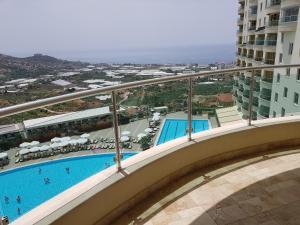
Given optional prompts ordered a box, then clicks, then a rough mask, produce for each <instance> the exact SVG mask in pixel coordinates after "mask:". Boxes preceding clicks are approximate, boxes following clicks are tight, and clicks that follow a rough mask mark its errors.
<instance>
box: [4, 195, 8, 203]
mask: <svg viewBox="0 0 300 225" xmlns="http://www.w3.org/2000/svg"><path fill="white" fill-rule="evenodd" d="M4 201H5V203H6V204H8V203H9V198H8V197H7V196H4Z"/></svg>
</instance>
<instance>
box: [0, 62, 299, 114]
mask: <svg viewBox="0 0 300 225" xmlns="http://www.w3.org/2000/svg"><path fill="white" fill-rule="evenodd" d="M288 67H290V68H295V67H300V64H293V65H266V66H257V67H242V68H234V69H225V70H216V71H209V72H200V73H193V74H184V75H174V76H168V77H162V78H154V79H149V80H142V81H136V82H129V83H124V84H120V85H115V86H110V87H103V88H98V89H93V90H86V91H80V92H76V93H71V94H65V95H60V96H57V97H51V98H45V99H41V100H36V101H32V102H27V103H23V104H19V105H15V106H9V107H6V108H2V109H0V118H3V117H7V116H11V115H15V114H19V113H22V112H26V111H31V110H34V109H38V108H43V107H47V106H51V105H56V104H59V103H63V102H69V101H73V100H77V99H80V98H87V97H91V96H95V95H98V94H101V93H107V92H112V91H120V90H126V89H130V88H137V87H143V86H146V85H154V84H161V83H166V82H170V81H179V80H187V79H189V78H198V77H202V76H214V75H220V74H228V73H237V72H244V71H252V70H262V69H277V68H288Z"/></svg>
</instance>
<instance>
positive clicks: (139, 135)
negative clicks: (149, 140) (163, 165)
mask: <svg viewBox="0 0 300 225" xmlns="http://www.w3.org/2000/svg"><path fill="white" fill-rule="evenodd" d="M146 136H147V135H146V134H144V133H140V134H138V135H137V138H138V140H141V139H142V138H143V137H146Z"/></svg>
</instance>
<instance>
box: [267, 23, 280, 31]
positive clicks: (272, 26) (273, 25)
mask: <svg viewBox="0 0 300 225" xmlns="http://www.w3.org/2000/svg"><path fill="white" fill-rule="evenodd" d="M278 25H279V20H270V21H269V22H268V23H267V26H266V28H265V32H274V33H277V31H278Z"/></svg>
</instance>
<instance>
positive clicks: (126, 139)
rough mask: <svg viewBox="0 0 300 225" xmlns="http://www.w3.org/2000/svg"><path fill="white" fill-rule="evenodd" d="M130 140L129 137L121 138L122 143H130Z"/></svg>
mask: <svg viewBox="0 0 300 225" xmlns="http://www.w3.org/2000/svg"><path fill="white" fill-rule="evenodd" d="M129 140H130V138H129V137H128V136H122V137H121V138H120V141H121V142H126V141H129Z"/></svg>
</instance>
